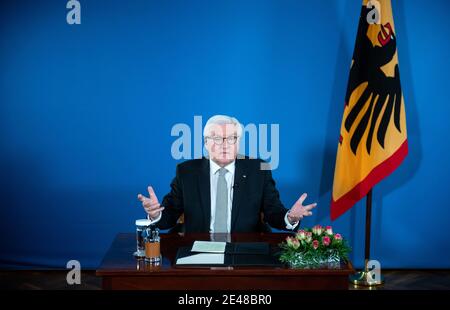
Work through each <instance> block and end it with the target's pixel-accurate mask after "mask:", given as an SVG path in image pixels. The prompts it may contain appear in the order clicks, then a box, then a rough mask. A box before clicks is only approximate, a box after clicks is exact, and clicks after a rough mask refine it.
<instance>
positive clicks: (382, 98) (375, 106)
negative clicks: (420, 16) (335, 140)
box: [340, 6, 402, 155]
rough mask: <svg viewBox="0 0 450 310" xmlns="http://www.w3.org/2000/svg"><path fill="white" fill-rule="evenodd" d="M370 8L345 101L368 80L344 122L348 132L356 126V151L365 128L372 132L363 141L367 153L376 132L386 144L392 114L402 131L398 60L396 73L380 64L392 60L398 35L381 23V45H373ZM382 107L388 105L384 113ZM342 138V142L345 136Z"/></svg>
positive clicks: (353, 144) (361, 21) (362, 18)
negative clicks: (369, 17)
mask: <svg viewBox="0 0 450 310" xmlns="http://www.w3.org/2000/svg"><path fill="white" fill-rule="evenodd" d="M369 12H370V9H368V8H367V7H366V6H362V9H361V15H360V18H359V26H358V34H357V37H356V43H355V50H354V52H353V65H352V67H351V70H350V76H349V81H348V86H347V93H346V95H345V104H346V105H348V102H349V100H350V96H351V94H352V93H353V91H354V90H355V89H356V88H357V87H358V86H360V85H361V84H362V83H364V82H368V84H367V87H366V88H365V89H364V91H363V93H362V94H361V96H360V97H359V98H358V99H357V102H356V103H355V105H354V106H353V107H352V108H351V110H350V112H349V114H348V115H347V117H346V119H345V122H344V126H345V130H346V131H347V132H350V129H351V128H352V127H353V126H356V129H355V131H354V133H353V135H352V136H351V138H350V139H351V140H350V146H351V150H352V152H353V153H354V154H355V155H356V151H357V149H358V146H359V144H360V143H361V140H362V137H363V135H364V133H365V132H366V130H368V131H369V132H368V135H367V140H366V141H364V142H365V147H366V149H367V152H368V154H370V150H371V147H372V143H373V140H374V134H376V141H378V143H379V144H380V145H381V147H383V148H384V143H385V137H386V131H387V128H388V125H389V122H390V120H391V118H392V117H393V118H394V124H395V127H396V128H397V130H398V131H399V132H401V130H400V112H401V104H402V91H401V85H400V74H399V70H398V64H396V65H395V70H394V76H393V77H390V76H386V75H385V73H384V72H383V71H382V70H381V67H382V66H384V65H386V64H388V63H389V62H390V61H392V58H393V57H394V54H395V52H396V49H397V43H396V37H395V34H394V31H393V29H392V26H391V25H390V23H386V24H384V25H382V24H381V25H380V27H381V30H380V31H379V33H378V37H377V39H378V42H379V43H380V44H381V47H380V46H374V45H373V44H372V41H371V40H370V38H369V37H368V36H367V30H368V28H369V24H368V22H367V20H366V17H367V14H368V13H369ZM369 98H371V99H370V102H369V103H368V105H369V106H368V108H367V109H363V108H364V107H365V105H366V104H367V100H368V99H369ZM386 99H387V101H386ZM383 107H385V109H384V112H383V113H381V112H382V111H383ZM392 112H393V113H392ZM360 113H364V115H362V117H361V118H360V121H359V123H357V124H356V123H355V121H356V119H357V118H358V116H359V115H360ZM379 118H381V121H380V124H379V126H378V128H377V130H376V133H375V129H376V128H375V127H376V123H377V120H378V119H379ZM340 142H342V136H341V140H340Z"/></svg>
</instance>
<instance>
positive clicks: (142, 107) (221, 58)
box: [0, 0, 450, 268]
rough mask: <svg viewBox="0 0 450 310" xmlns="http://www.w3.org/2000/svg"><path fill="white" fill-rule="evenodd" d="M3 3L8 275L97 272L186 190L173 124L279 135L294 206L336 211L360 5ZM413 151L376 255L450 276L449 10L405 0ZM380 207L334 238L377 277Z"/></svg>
mask: <svg viewBox="0 0 450 310" xmlns="http://www.w3.org/2000/svg"><path fill="white" fill-rule="evenodd" d="M80 2H81V25H68V24H67V23H66V14H67V12H68V10H67V9H66V8H65V5H66V1H60V0H58V1H8V2H6V1H2V3H1V8H0V68H1V70H0V176H1V177H0V178H1V184H0V185H1V186H0V195H1V197H0V203H1V210H0V235H1V244H0V249H1V254H0V255H1V256H0V260H1V266H2V267H3V268H6V267H8V266H9V267H11V266H13V267H14V266H15V267H19V266H22V267H23V266H28V267H29V266H32V267H59V268H65V264H66V262H67V261H68V260H70V259H78V260H79V261H80V262H81V265H82V267H84V268H95V267H97V266H98V264H99V263H100V260H101V258H102V256H103V254H104V253H105V252H106V250H107V249H108V247H109V245H110V243H111V241H112V239H113V238H114V236H115V234H116V233H118V232H126V231H128V232H132V231H133V229H134V220H135V219H137V218H141V217H143V216H144V213H143V210H142V208H141V206H140V203H139V202H138V201H137V199H136V194H137V193H138V192H142V193H145V192H146V186H147V185H148V184H152V185H153V186H154V188H155V190H156V192H157V194H158V195H159V197H161V198H162V196H163V195H164V194H165V193H166V192H167V191H168V190H169V183H170V181H171V179H172V177H173V176H174V173H175V165H176V163H177V161H176V160H174V159H173V158H172V156H171V152H170V150H171V145H172V143H173V141H174V140H175V139H176V137H172V136H171V134H170V133H171V129H172V126H173V125H174V124H176V123H186V124H188V125H190V126H193V122H194V116H195V115H200V116H202V117H203V124H204V123H205V122H206V119H207V118H209V117H210V116H211V115H213V114H217V113H224V114H230V115H234V116H236V117H237V118H238V119H239V120H240V121H241V122H242V123H244V124H248V123H267V124H271V123H277V124H280V164H279V167H278V169H277V170H275V171H274V177H275V179H276V180H277V185H278V188H279V190H280V192H281V196H282V200H283V202H284V203H285V205H286V207H290V206H291V205H292V204H293V203H294V202H295V200H296V199H297V198H298V196H299V195H300V194H301V193H302V192H308V193H309V197H310V198H308V201H309V202H312V201H314V200H315V201H317V202H318V209H317V212H316V213H315V215H314V216H312V217H311V218H308V219H307V220H305V221H304V222H303V225H304V226H311V225H314V224H316V223H320V224H323V225H326V224H330V217H329V202H330V198H331V187H332V181H333V173H334V162H335V156H336V147H337V140H338V137H339V129H340V123H341V117H342V112H343V99H344V94H345V90H346V87H347V78H348V73H349V67H350V62H351V56H352V53H353V47H354V42H355V36H356V31H357V23H358V17H359V12H360V7H361V1H359V0H356V1H355V0H346V1H294V0H293V1H287V0H283V1H279V0H273V1H259V0H255V1H249V0H246V1H237V0H236V1H230V0H215V1H207V0H205V1H197V0H189V1H164V0H155V1H111V0H108V1H106V0H104V1H93V0H89V1H86V0H84V1H83V0H81V1H80ZM393 2H394V3H393V9H394V19H395V26H396V30H397V35H398V36H397V38H398V48H399V61H400V73H401V82H402V86H403V92H404V96H405V103H406V113H407V126H408V140H409V149H410V151H409V155H408V157H407V158H406V160H405V162H404V163H403V165H402V166H401V167H400V168H399V169H398V170H396V171H395V172H394V173H393V174H392V175H391V176H390V177H389V178H388V179H385V180H384V181H382V183H380V184H379V185H378V186H376V188H375V189H374V206H373V208H374V210H373V225H372V227H373V229H372V243H373V247H372V254H373V255H372V257H373V258H375V259H378V260H380V261H381V264H382V267H384V268H449V267H450V242H449V238H450V233H449V230H448V229H447V226H448V219H449V217H450V208H449V203H448V199H447V198H448V196H447V194H448V193H449V185H448V181H447V178H448V175H449V174H450V165H449V163H448V162H447V158H448V156H447V154H448V152H449V144H448V142H447V141H448V140H447V139H448V136H447V135H448V132H449V131H450V122H449V121H448V116H449V115H450V105H449V102H448V90H449V89H450V82H449V79H448V72H449V70H450V68H449V60H448V55H450V44H449V40H448V38H449V34H450V32H449V29H450V27H449V24H450V21H449V19H448V18H447V15H448V11H449V9H450V4H449V3H448V1H446V0H442V1H438V0H436V1H431V2H425V1H421V0H414V1H413V0H408V1H406V0H403V1H393ZM364 216H365V208H364V202H360V203H358V204H357V205H356V206H355V207H354V208H353V209H352V210H351V211H350V212H347V213H346V214H345V215H343V216H342V217H340V218H339V219H338V220H336V221H335V222H334V223H333V225H334V226H335V228H336V229H337V230H339V231H341V232H342V233H343V234H344V235H345V236H346V237H347V238H348V239H349V240H350V243H351V245H352V247H353V249H354V250H353V253H352V260H353V261H354V263H355V265H356V266H358V267H360V266H361V265H362V260H363V249H364Z"/></svg>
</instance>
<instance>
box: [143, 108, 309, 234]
mask: <svg viewBox="0 0 450 310" xmlns="http://www.w3.org/2000/svg"><path fill="white" fill-rule="evenodd" d="M203 135H204V143H205V147H206V149H207V150H208V155H209V159H207V158H202V159H194V160H189V161H186V162H184V163H181V164H179V165H178V166H177V170H176V176H175V178H174V179H173V181H172V183H171V191H170V193H169V194H167V195H166V196H165V197H164V198H163V201H162V203H161V204H160V203H159V201H158V198H157V196H156V194H155V192H154V191H153V188H152V187H151V186H149V187H148V192H149V197H145V196H143V195H141V194H139V195H138V199H139V200H140V201H141V202H142V205H143V207H144V209H145V211H146V212H147V214H148V218H149V219H150V220H152V221H153V222H155V223H157V225H158V227H159V228H161V229H168V228H171V227H173V226H175V224H176V223H177V221H178V219H179V217H180V216H181V215H182V214H183V215H184V223H185V231H186V232H211V233H215V232H221V233H224V232H225V233H227V232H255V231H259V230H260V229H261V214H263V219H264V221H265V222H267V223H268V224H269V225H270V226H272V227H274V228H277V229H289V230H292V229H295V228H296V227H297V226H298V224H299V222H300V220H301V219H302V218H303V217H305V216H310V215H311V214H312V212H311V210H312V209H313V208H314V207H315V206H316V205H317V204H316V203H313V204H310V205H306V206H303V202H304V200H305V199H306V196H307V195H306V193H305V194H303V195H302V196H300V198H299V199H298V200H297V202H296V203H295V204H294V205H293V206H292V208H291V209H290V210H288V209H286V208H285V207H284V206H283V204H282V203H281V201H280V197H279V193H278V190H277V189H276V187H275V181H274V180H273V178H272V173H271V170H270V169H267V164H266V163H264V162H263V161H262V160H260V159H249V158H248V157H242V156H238V155H237V154H238V148H239V139H240V137H241V135H242V125H241V124H240V123H239V122H238V121H237V120H236V119H235V118H233V117H229V116H225V115H216V116H213V117H211V118H210V119H209V120H208V122H207V123H206V125H205V128H204V132H203Z"/></svg>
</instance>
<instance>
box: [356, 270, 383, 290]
mask: <svg viewBox="0 0 450 310" xmlns="http://www.w3.org/2000/svg"><path fill="white" fill-rule="evenodd" d="M349 280H350V283H352V284H353V285H355V286H368V287H375V286H379V285H383V284H384V277H383V276H380V279H377V280H375V279H374V277H373V276H372V272H370V271H359V272H357V273H355V274H353V275H351V276H349Z"/></svg>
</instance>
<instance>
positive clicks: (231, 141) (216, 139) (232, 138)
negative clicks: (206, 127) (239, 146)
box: [206, 136, 238, 145]
mask: <svg viewBox="0 0 450 310" xmlns="http://www.w3.org/2000/svg"><path fill="white" fill-rule="evenodd" d="M206 138H207V139H211V140H213V141H214V144H215V145H222V144H223V143H224V142H225V140H227V143H228V144H229V145H233V144H236V142H237V138H238V136H229V137H218V136H214V137H206Z"/></svg>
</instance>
